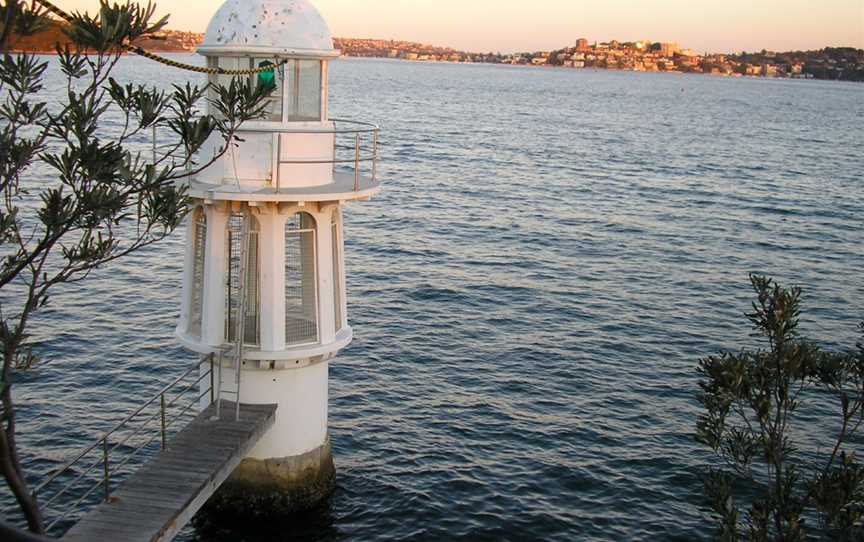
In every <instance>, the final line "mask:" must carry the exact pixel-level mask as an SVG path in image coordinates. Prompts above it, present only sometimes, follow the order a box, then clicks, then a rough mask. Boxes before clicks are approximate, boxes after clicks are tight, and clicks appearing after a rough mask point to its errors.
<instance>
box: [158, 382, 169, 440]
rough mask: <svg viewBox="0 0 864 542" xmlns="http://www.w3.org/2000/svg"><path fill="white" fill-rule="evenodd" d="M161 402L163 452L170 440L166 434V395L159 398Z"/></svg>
mask: <svg viewBox="0 0 864 542" xmlns="http://www.w3.org/2000/svg"><path fill="white" fill-rule="evenodd" d="M159 402H160V403H161V410H162V412H161V417H162V450H163V451H164V450H165V448H167V447H168V438H167V436H168V435H167V434H166V432H165V394H164V393H163V394H162V395H160V396H159Z"/></svg>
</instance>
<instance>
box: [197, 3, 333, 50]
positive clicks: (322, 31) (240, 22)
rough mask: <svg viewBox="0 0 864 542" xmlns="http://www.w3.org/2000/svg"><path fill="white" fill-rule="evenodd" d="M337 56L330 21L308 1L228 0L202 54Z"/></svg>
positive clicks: (216, 16)
mask: <svg viewBox="0 0 864 542" xmlns="http://www.w3.org/2000/svg"><path fill="white" fill-rule="evenodd" d="M247 51H248V52H253V53H269V54H279V53H281V54H289V55H290V54H297V55H301V56H324V57H329V56H336V55H337V54H338V52H337V51H336V50H335V49H333V36H332V35H331V34H330V28H329V27H328V26H327V22H326V21H325V20H324V18H323V17H322V16H321V14H320V13H318V10H317V9H315V7H314V6H313V5H312V4H310V3H309V2H308V0H227V2H225V3H224V4H222V7H221V8H219V11H217V12H216V15H214V16H213V19H212V20H211V21H210V25H209V26H208V27H207V34H206V36H205V37H204V43H203V45H201V47H199V48H198V52H199V53H202V54H218V53H239V52H247Z"/></svg>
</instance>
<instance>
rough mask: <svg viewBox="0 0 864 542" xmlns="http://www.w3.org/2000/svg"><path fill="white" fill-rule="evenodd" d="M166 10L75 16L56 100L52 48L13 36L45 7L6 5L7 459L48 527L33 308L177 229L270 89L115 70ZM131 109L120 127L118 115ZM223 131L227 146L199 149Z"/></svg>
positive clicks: (3, 455)
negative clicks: (202, 179) (21, 378)
mask: <svg viewBox="0 0 864 542" xmlns="http://www.w3.org/2000/svg"><path fill="white" fill-rule="evenodd" d="M154 12H155V7H154V6H153V5H152V4H148V5H147V6H145V7H142V6H139V5H136V4H132V3H127V4H113V5H109V4H108V2H107V1H105V0H103V1H102V2H101V6H100V10H99V12H98V15H96V16H90V15H88V14H76V15H75V16H74V21H72V22H71V23H70V24H69V26H68V28H67V30H66V31H67V33H68V36H69V38H70V39H71V41H72V42H73V43H74V44H75V46H74V48H70V47H69V46H66V47H64V48H63V49H60V48H59V46H58V51H57V53H58V57H57V64H58V65H59V69H60V70H61V71H62V74H63V78H64V79H65V85H64V88H63V89H62V99H60V100H59V101H56V100H55V101H52V102H51V103H49V102H47V101H46V100H45V97H44V93H43V91H44V90H45V88H44V85H45V81H46V72H47V70H48V67H49V64H48V62H46V61H44V60H42V59H40V58H37V57H35V56H31V55H27V54H20V55H12V54H9V53H8V51H9V45H8V40H9V39H10V37H11V36H12V35H13V34H18V35H27V34H31V33H34V32H38V31H39V29H40V27H41V26H42V23H43V22H44V17H42V14H41V13H40V12H39V11H38V10H37V9H36V7H35V3H33V4H29V3H23V2H21V1H17V0H16V1H7V2H4V3H3V4H2V8H0V20H2V38H3V41H2V42H0V46H2V51H0V54H2V57H0V191H2V201H0V355H2V359H3V367H2V373H0V398H2V405H0V473H2V475H3V477H4V478H5V480H6V482H7V485H8V486H9V488H10V490H11V491H12V493H13V494H14V496H15V498H16V499H17V502H18V504H19V506H20V508H21V510H22V512H23V514H24V517H25V518H26V520H27V524H28V526H29V528H30V530H31V531H34V532H43V530H44V529H43V521H42V516H41V513H40V510H39V507H38V504H37V502H36V497H35V496H34V495H32V494H31V493H30V491H29V489H28V486H27V483H26V480H25V476H24V470H23V468H22V466H21V462H20V459H19V456H18V449H17V446H16V440H15V438H16V416H15V404H14V402H13V394H12V387H13V385H14V374H15V371H16V370H21V369H26V368H27V367H29V366H30V365H32V363H33V361H34V357H33V354H32V346H33V344H32V343H31V340H30V336H29V335H28V325H29V324H30V323H31V319H32V317H33V316H34V315H35V314H36V313H37V312H38V311H39V310H40V309H42V308H44V307H45V306H46V305H48V304H49V302H50V294H51V292H52V291H53V290H55V289H56V287H57V286H59V285H62V284H68V283H74V282H76V281H80V280H83V279H85V278H87V277H88V275H90V273H91V272H92V271H93V270H95V269H98V268H100V267H102V266H104V265H105V264H108V263H109V262H112V261H114V260H116V259H118V258H121V257H123V256H126V255H128V254H130V253H132V252H135V251H137V250H140V249H142V248H144V247H147V246H150V245H152V244H153V243H156V242H158V241H160V240H161V239H164V238H165V237H166V236H168V235H170V234H171V233H172V232H173V231H174V229H175V228H176V227H177V226H178V225H179V224H180V222H181V221H182V220H183V217H184V215H185V214H186V206H187V198H186V194H185V190H184V188H182V184H181V183H179V181H180V180H181V179H183V178H184V177H186V176H188V175H190V174H195V173H196V172H198V171H200V170H201V169H203V168H205V167H207V166H209V165H210V164H211V163H212V162H213V161H214V160H216V159H218V158H219V157H221V156H222V154H223V153H224V152H225V151H226V150H227V149H228V148H229V147H230V145H231V144H232V141H233V140H234V139H235V134H236V132H237V130H238V128H239V126H240V125H241V124H242V123H243V122H245V121H247V120H250V119H255V118H259V117H261V116H262V114H263V111H264V108H265V107H266V104H265V101H264V98H266V96H267V94H268V91H267V90H266V89H263V88H260V87H257V86H253V85H252V83H251V82H250V81H249V80H248V79H244V80H242V81H241V80H234V81H232V82H231V83H230V85H228V86H227V87H226V86H218V87H216V88H214V89H213V92H212V96H214V100H213V102H212V105H213V109H215V110H216V111H217V115H216V116H209V115H200V114H199V113H198V111H197V109H198V107H199V105H200V103H201V102H202V101H203V100H204V99H205V98H206V97H207V96H208V92H209V90H210V89H209V88H208V87H206V86H205V87H198V86H194V85H191V84H187V85H185V86H175V87H174V88H173V90H171V91H169V92H165V91H162V90H158V89H156V88H149V87H146V86H142V85H131V84H125V85H124V84H121V83H120V82H118V81H116V80H115V79H113V78H112V77H111V73H112V71H113V69H114V68H115V67H116V65H117V63H118V61H119V60H120V58H121V54H122V52H123V46H124V45H126V44H128V43H131V42H132V41H134V40H136V39H139V38H141V37H145V36H147V35H149V34H151V33H153V32H156V31H158V30H160V29H162V28H163V27H164V26H165V24H166V19H160V20H156V21H154V19H153V14H154ZM9 29H12V30H9ZM7 30H9V31H7ZM117 117H119V118H120V119H121V125H122V130H120V131H119V135H118V131H117V129H116V127H115V128H113V129H112V131H109V130H108V129H106V128H105V127H106V125H111V124H112V123H111V122H108V121H109V119H116V118H117ZM154 129H155V130H162V131H163V132H165V133H168V134H169V135H170V137H171V139H172V141H173V142H174V143H173V144H172V145H170V148H167V149H164V150H163V152H153V153H152V155H151V153H150V152H145V149H143V148H142V144H141V142H142V141H144V140H145V139H146V136H147V135H148V134H149V133H150V131H151V130H154ZM212 138H216V140H217V141H220V142H221V145H220V148H221V152H217V153H216V155H215V156H213V157H212V158H210V161H209V162H207V163H197V162H195V160H194V155H195V153H196V152H198V151H199V150H200V149H201V148H202V146H203V145H204V143H205V142H206V141H208V140H209V139H212ZM208 154H209V153H208ZM37 176H38V178H39V179H41V180H39V181H38V182H37V181H36V177H37Z"/></svg>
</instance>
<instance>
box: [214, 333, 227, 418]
mask: <svg viewBox="0 0 864 542" xmlns="http://www.w3.org/2000/svg"><path fill="white" fill-rule="evenodd" d="M224 356H225V350H224V348H219V364H218V365H217V369H219V376H218V377H217V378H216V384H217V388H216V419H217V420H221V419H222V364H223V362H224Z"/></svg>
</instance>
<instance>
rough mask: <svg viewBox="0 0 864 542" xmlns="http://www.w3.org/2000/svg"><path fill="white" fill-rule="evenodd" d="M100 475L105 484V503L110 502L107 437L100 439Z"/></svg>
mask: <svg viewBox="0 0 864 542" xmlns="http://www.w3.org/2000/svg"><path fill="white" fill-rule="evenodd" d="M102 474H103V483H104V484H105V502H110V501H111V473H110V471H109V468H108V437H107V436H106V437H105V438H103V439H102Z"/></svg>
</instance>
